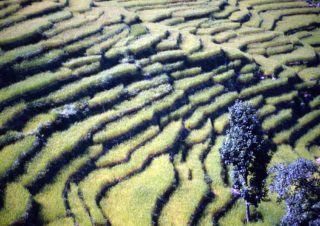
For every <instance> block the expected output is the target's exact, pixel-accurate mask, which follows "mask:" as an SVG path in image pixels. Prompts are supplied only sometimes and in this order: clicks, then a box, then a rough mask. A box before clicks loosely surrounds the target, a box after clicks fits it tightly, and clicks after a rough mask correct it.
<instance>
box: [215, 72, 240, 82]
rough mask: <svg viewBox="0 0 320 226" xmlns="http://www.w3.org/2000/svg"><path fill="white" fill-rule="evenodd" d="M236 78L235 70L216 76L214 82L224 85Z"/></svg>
mask: <svg viewBox="0 0 320 226" xmlns="http://www.w3.org/2000/svg"><path fill="white" fill-rule="evenodd" d="M234 76H235V72H234V70H229V71H227V72H224V73H222V74H218V75H214V76H213V78H212V80H213V81H214V82H215V83H223V82H226V81H228V80H229V79H231V78H233V77H234Z"/></svg>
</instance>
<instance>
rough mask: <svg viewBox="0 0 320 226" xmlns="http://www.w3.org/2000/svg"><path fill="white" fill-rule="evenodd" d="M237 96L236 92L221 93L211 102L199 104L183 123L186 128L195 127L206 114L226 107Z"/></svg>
mask: <svg viewBox="0 0 320 226" xmlns="http://www.w3.org/2000/svg"><path fill="white" fill-rule="evenodd" d="M237 97H238V93H237V92H229V93H225V94H222V95H221V96H218V97H216V98H215V99H214V101H213V102H211V103H209V104H206V105H204V106H201V107H199V108H198V109H197V111H195V112H194V113H193V114H192V115H191V117H190V118H188V119H187V120H186V121H185V125H186V127H187V128H188V129H192V128H195V127H196V126H197V125H198V123H199V122H200V121H201V120H202V119H203V118H204V117H206V116H208V115H210V114H212V113H213V112H215V111H217V110H219V109H221V108H223V107H226V106H227V105H229V104H230V103H232V102H233V101H234V100H235V99H236V98H237Z"/></svg>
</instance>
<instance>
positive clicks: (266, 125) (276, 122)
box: [262, 109, 292, 130]
mask: <svg viewBox="0 0 320 226" xmlns="http://www.w3.org/2000/svg"><path fill="white" fill-rule="evenodd" d="M291 118H292V109H283V110H281V111H279V112H278V113H276V114H274V115H271V116H269V117H268V118H266V119H265V120H264V121H263V122H262V128H263V130H272V129H275V128H277V127H278V126H280V125H281V124H283V123H285V122H286V121H288V120H290V119H291Z"/></svg>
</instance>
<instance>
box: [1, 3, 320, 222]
mask: <svg viewBox="0 0 320 226" xmlns="http://www.w3.org/2000/svg"><path fill="white" fill-rule="evenodd" d="M319 13H320V8H315V7H310V6H308V5H307V4H306V3H305V2H301V1H295V0H241V1H240V0H212V1H210V0H198V1H196V0H195V1H193V0H188V1H181V0H152V1H148V0H118V1H116V0H112V1H103V0H95V1H93V0H82V1H80V0H42V1H40V0H38V1H36V0H1V1H0V159H1V162H0V194H1V199H0V225H50V226H55V225H57V226H62V225H81V226H87V225H115V226H117V225H125V226H130V225H132V226H145V225H159V226H167V225H176V226H182V225H201V226H204V225H242V224H243V223H242V219H243V217H244V215H245V209H244V208H243V205H242V200H240V199H239V200H238V199H237V197H233V196H232V195H231V193H230V183H231V182H230V178H229V176H228V169H226V168H225V167H224V166H223V165H222V164H221V162H220V156H219V147H220V146H221V144H222V141H223V136H224V134H225V131H226V128H227V127H228V115H227V111H228V107H229V106H231V105H232V104H233V103H234V102H235V101H236V100H237V99H240V100H245V101H250V102H251V104H252V105H254V106H255V107H256V108H257V109H258V114H259V115H260V116H261V118H262V119H263V124H262V127H263V129H264V131H265V133H266V135H267V136H268V137H269V138H270V140H272V142H273V146H272V147H270V148H271V149H272V153H273V156H272V160H271V163H270V165H273V164H275V163H278V162H281V161H288V162H289V161H292V160H294V159H295V158H297V157H298V156H301V157H303V158H307V159H314V157H319V156H320V146H319V145H320V142H319V141H320V91H319V90H320V89H319V88H320V87H319V80H320V60H319V59H320V26H319V24H320V16H319ZM257 211H258V212H259V213H260V214H261V220H260V221H258V222H254V223H251V224H250V225H275V224H277V223H279V222H280V219H281V217H282V215H283V213H284V206H283V204H281V203H280V204H279V203H276V202H275V198H274V197H273V196H271V197H269V198H268V199H267V200H266V201H264V202H262V203H261V205H260V206H259V208H258V209H257Z"/></svg>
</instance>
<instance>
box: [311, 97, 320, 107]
mask: <svg viewBox="0 0 320 226" xmlns="http://www.w3.org/2000/svg"><path fill="white" fill-rule="evenodd" d="M319 105H320V96H317V97H315V98H313V100H312V101H310V102H309V106H310V107H311V108H316V107H317V106H319Z"/></svg>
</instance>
